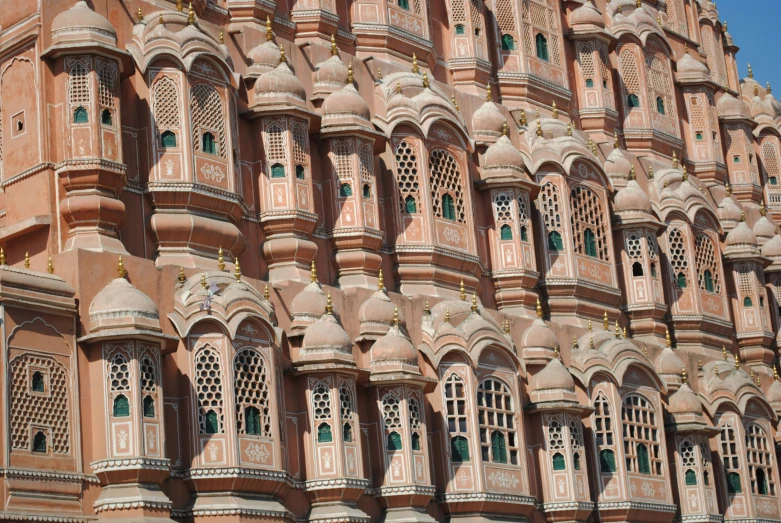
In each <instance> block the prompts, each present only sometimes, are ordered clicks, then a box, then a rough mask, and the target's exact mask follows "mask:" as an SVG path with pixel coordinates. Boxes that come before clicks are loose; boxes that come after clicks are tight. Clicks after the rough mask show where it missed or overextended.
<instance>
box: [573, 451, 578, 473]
mask: <svg viewBox="0 0 781 523" xmlns="http://www.w3.org/2000/svg"><path fill="white" fill-rule="evenodd" d="M572 466H573V468H574V469H575V470H580V454H579V453H578V452H576V453H575V455H574V456H572Z"/></svg>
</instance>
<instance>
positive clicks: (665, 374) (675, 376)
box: [654, 330, 683, 390]
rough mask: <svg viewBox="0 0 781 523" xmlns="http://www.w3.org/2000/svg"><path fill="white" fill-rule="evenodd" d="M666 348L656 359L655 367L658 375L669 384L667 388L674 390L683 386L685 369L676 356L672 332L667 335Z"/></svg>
mask: <svg viewBox="0 0 781 523" xmlns="http://www.w3.org/2000/svg"><path fill="white" fill-rule="evenodd" d="M665 342H666V346H665V348H664V350H663V351H662V352H661V353H660V354H659V356H657V357H656V362H655V363H654V366H655V367H656V373H657V374H659V376H660V377H661V378H662V379H663V380H664V382H665V383H667V386H668V387H669V388H670V389H671V390H673V389H676V388H678V387H679V386H680V384H681V369H682V368H683V361H681V358H679V357H678V355H677V354H675V351H673V346H672V339H671V338H670V331H669V330H668V331H667V332H666V333H665Z"/></svg>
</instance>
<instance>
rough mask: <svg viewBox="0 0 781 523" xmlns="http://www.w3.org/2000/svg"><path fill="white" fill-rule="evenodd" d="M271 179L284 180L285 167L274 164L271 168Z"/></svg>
mask: <svg viewBox="0 0 781 523" xmlns="http://www.w3.org/2000/svg"><path fill="white" fill-rule="evenodd" d="M271 177H272V178H284V177H285V166H284V165H282V164H281V163H275V164H274V165H272V166H271Z"/></svg>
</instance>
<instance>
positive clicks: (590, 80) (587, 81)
mask: <svg viewBox="0 0 781 523" xmlns="http://www.w3.org/2000/svg"><path fill="white" fill-rule="evenodd" d="M586 87H588V88H591V87H594V80H592V79H591V78H586Z"/></svg>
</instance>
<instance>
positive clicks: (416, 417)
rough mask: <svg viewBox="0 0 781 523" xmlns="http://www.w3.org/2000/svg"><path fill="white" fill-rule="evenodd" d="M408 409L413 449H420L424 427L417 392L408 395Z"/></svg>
mask: <svg viewBox="0 0 781 523" xmlns="http://www.w3.org/2000/svg"><path fill="white" fill-rule="evenodd" d="M407 410H408V411H409V428H410V430H411V431H413V432H412V450H420V432H419V431H420V430H421V429H422V428H423V419H422V418H421V416H422V415H423V413H422V412H421V410H420V401H418V397H417V392H413V393H412V394H410V395H409V396H408V397H407Z"/></svg>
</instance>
